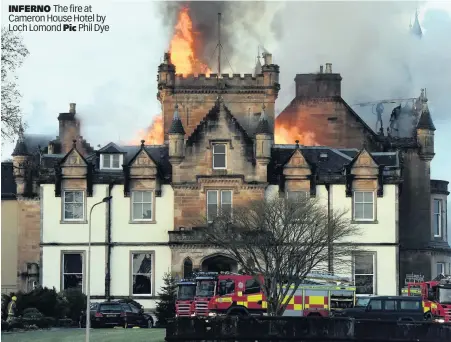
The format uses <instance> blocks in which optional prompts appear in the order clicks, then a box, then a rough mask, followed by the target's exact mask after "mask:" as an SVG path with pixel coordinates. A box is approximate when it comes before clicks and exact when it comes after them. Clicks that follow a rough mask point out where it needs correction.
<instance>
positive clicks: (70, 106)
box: [69, 103, 75, 114]
mask: <svg viewBox="0 0 451 342" xmlns="http://www.w3.org/2000/svg"><path fill="white" fill-rule="evenodd" d="M69 113H73V114H75V103H70V104H69Z"/></svg>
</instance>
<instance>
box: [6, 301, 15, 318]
mask: <svg viewBox="0 0 451 342" xmlns="http://www.w3.org/2000/svg"><path fill="white" fill-rule="evenodd" d="M8 316H16V302H15V301H13V300H12V301H10V302H9V304H8Z"/></svg>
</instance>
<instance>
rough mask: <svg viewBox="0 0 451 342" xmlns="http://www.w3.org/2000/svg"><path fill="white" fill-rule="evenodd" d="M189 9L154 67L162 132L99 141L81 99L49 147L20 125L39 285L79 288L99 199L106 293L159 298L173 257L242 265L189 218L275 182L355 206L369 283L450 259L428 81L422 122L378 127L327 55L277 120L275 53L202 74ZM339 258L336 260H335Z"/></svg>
mask: <svg viewBox="0 0 451 342" xmlns="http://www.w3.org/2000/svg"><path fill="white" fill-rule="evenodd" d="M187 14H188V12H186V11H181V12H180V14H179V19H180V20H181V22H182V23H183V24H180V25H178V26H177V27H176V34H175V36H174V39H175V40H174V39H173V41H172V42H171V51H170V52H168V53H166V54H164V60H163V62H162V63H161V64H160V65H159V66H158V93H157V97H158V100H159V101H160V102H161V107H162V115H161V124H160V125H158V124H155V125H154V128H155V129H154V130H153V133H152V134H154V133H155V132H157V131H158V130H160V132H161V134H160V135H158V133H157V134H155V135H153V138H154V139H153V140H152V139H150V141H146V140H145V139H144V140H142V141H141V143H136V144H133V145H132V146H122V145H121V144H119V143H114V142H110V143H109V144H107V145H105V146H103V147H102V148H99V149H97V150H94V149H92V148H91V147H90V146H89V145H88V144H87V143H86V141H85V140H84V139H83V138H82V137H81V136H80V133H81V132H80V126H79V124H78V121H77V117H76V112H75V105H71V106H70V110H69V113H63V114H61V115H60V117H59V120H60V134H59V137H58V138H57V139H56V140H55V139H51V138H49V139H48V141H49V143H48V145H47V146H41V147H42V148H41V149H40V150H39V153H36V152H35V151H32V150H31V147H30V146H27V139H26V135H24V134H21V136H20V137H19V140H18V142H17V146H16V149H15V150H14V153H13V162H12V164H11V165H9V166H10V167H9V168H5V169H4V170H10V171H8V172H10V173H11V177H10V178H11V179H12V178H14V180H15V183H16V184H17V187H16V188H15V189H14V196H13V197H14V198H31V199H33V200H34V202H33V203H34V206H35V207H36V208H35V209H36V210H35V217H34V220H33V224H34V225H40V226H39V228H40V230H41V234H40V236H41V240H40V242H39V245H40V246H41V254H40V253H39V251H36V253H35V255H34V257H35V259H36V258H37V259H38V260H40V262H39V265H40V266H41V268H42V269H43V272H42V275H43V277H41V278H42V279H41V282H42V284H43V285H45V286H49V287H53V286H54V287H56V288H57V289H61V290H63V289H66V288H69V287H79V288H81V289H84V287H83V286H84V285H83V284H84V277H85V274H84V269H85V266H84V260H85V258H84V256H85V252H86V248H87V247H86V246H87V240H88V233H87V227H88V215H87V212H89V209H90V208H93V206H94V205H97V204H102V203H104V202H105V203H106V204H104V205H105V206H106V208H105V210H100V209H99V210H97V211H96V212H95V214H94V216H93V217H92V220H93V222H95V225H93V227H94V231H93V241H94V242H95V243H94V244H93V246H92V253H93V256H94V259H95V263H93V268H94V270H93V271H92V273H91V274H92V275H93V279H92V288H93V292H94V293H93V294H92V297H93V298H95V299H98V300H103V299H105V298H106V299H110V298H112V297H114V298H121V297H129V296H131V297H133V298H135V299H137V300H139V301H141V302H142V304H143V305H144V306H146V307H150V308H151V307H154V305H155V301H156V300H157V296H156V295H157V293H158V291H159V288H160V287H161V286H162V284H163V282H162V277H163V275H164V273H165V272H167V270H168V269H170V270H171V271H172V273H173V274H175V275H177V276H180V277H181V276H183V275H187V274H188V273H189V272H191V271H192V270H193V269H202V270H205V271H221V270H222V271H237V270H238V268H239V265H238V264H237V262H236V260H233V259H231V258H230V257H228V256H227V255H224V254H223V253H222V252H221V251H219V250H217V249H216V248H215V246H210V245H206V244H205V241H204V240H202V234H201V229H199V228H202V227H199V226H197V225H194V224H193V222H199V219H200V218H201V217H205V218H206V220H205V222H204V224H205V225H207V224H208V221H209V220H210V219H211V217H214V215H215V213H216V214H217V212H218V210H220V209H222V208H229V209H231V210H233V206H239V205H247V204H248V203H250V202H251V201H253V200H262V199H265V198H267V197H268V196H286V197H288V198H290V197H292V196H293V197H296V196H297V195H303V196H307V197H311V198H315V197H316V198H320V199H321V200H324V201H325V202H324V203H329V205H330V206H331V208H337V209H340V208H345V209H348V210H349V212H348V216H349V219H350V220H351V221H352V224H356V225H358V226H359V227H360V228H361V230H362V235H361V236H355V237H352V239H351V242H350V243H352V244H355V245H356V246H358V247H360V248H362V250H363V252H362V253H359V254H356V255H353V256H352V260H351V261H352V263H353V267H350V268H349V269H347V270H346V271H345V272H347V273H352V276H353V278H354V280H355V282H356V285H357V288H358V293H359V294H380V295H384V294H385V295H396V294H398V293H399V289H400V287H402V282H403V280H402V279H404V275H405V274H407V273H423V274H424V275H425V276H426V277H432V276H435V275H436V273H437V270H438V265H443V267H444V269H445V268H446V267H448V269H449V267H450V263H451V262H450V258H449V255H450V251H451V249H450V247H449V245H448V243H447V234H446V229H445V227H446V220H445V217H446V215H445V214H444V210H445V209H446V205H444V204H445V203H446V196H447V195H448V190H447V182H444V181H436V180H431V179H430V176H429V174H430V172H429V171H430V161H431V160H432V158H433V157H434V154H435V151H434V131H435V127H434V124H433V122H432V118H431V113H430V112H429V109H428V105H427V98H426V94H425V93H423V94H422V95H421V96H420V97H419V98H418V99H417V109H418V114H419V115H418V120H417V121H416V123H415V127H413V129H412V133H413V134H412V136H409V137H402V138H400V137H393V136H389V135H384V134H376V133H375V132H374V131H373V130H372V129H371V128H370V127H369V126H368V125H367V124H366V123H365V122H364V121H363V120H362V119H361V118H360V117H359V116H358V115H357V113H355V112H354V111H353V110H352V108H351V107H350V106H349V105H348V104H347V103H346V102H345V101H344V100H343V99H342V98H341V80H342V78H341V76H340V74H337V73H333V72H332V65H331V64H328V65H326V69H325V70H324V71H323V70H321V69H320V72H319V73H317V74H299V75H296V77H295V82H296V94H295V98H294V100H293V101H292V102H291V103H290V104H289V105H288V106H287V108H286V109H285V110H284V111H283V112H282V113H281V114H280V115H279V116H278V117H277V118H276V119H275V113H274V106H275V102H276V99H277V96H278V92H279V89H280V85H279V66H278V65H276V64H274V63H273V59H272V55H271V54H270V53H265V54H264V56H263V63H261V73H257V74H255V75H252V74H244V75H239V74H234V75H229V74H222V75H218V74H214V73H209V74H208V75H207V74H206V73H208V72H209V71H210V69H209V68H208V67H207V66H206V65H205V64H204V63H203V62H202V61H201V60H199V59H198V58H197V57H196V54H195V53H194V51H195V49H194V50H193V49H191V48H192V45H190V44H191V43H190V42H192V41H191V40H190V39H189V37H190V34H192V33H193V31H192V26H191V25H190V21H189V20H188V19H189V15H187ZM180 20H179V23H180ZM179 39H181V40H182V42H180V41H179ZM182 43H183V44H182ZM179 47H182V52H183V53H184V56H185V57H183V58H182V59H181V60H180V55H178V51H179V50H177V49H178V48H179ZM190 49H191V50H190ZM190 51H193V52H192V53H191V52H190ZM218 69H219V68H218ZM257 69H258V70H260V68H257ZM204 70H205V72H204ZM145 134H147V133H145ZM143 138H145V136H143ZM155 139H159V140H158V141H155ZM71 140H73V144H72V145H71V146H69V145H68V141H71ZM28 170H31V171H28ZM2 188H3V186H2ZM38 189H39V191H38ZM11 191H12V190H11ZM10 195H11V194H10ZM111 196H112V198H113V199H112V200H111ZM10 197H11V196H10ZM30 203H31V202H30ZM102 205H103V204H102ZM55 208H61V210H59V209H57V210H55ZM38 209H40V210H38ZM436 209H437V210H436ZM39 214H40V215H41V216H40V217H39ZM36 215H37V216H36ZM39 218H40V219H39ZM24 220H26V218H24ZM30 224H31V223H30ZM35 228H36V227H35ZM35 230H36V229H35ZM62 232H64V233H62ZM36 236H37V234H36ZM350 258H351V257H350ZM331 259H333V258H331ZM21 260H22V259H21ZM69 261H70V262H69ZM144 261H145V266H143V265H144V264H143V263H144ZM69 264H70V265H71V270H69V266H68V265H69ZM62 265H63V266H62ZM66 266H68V269H67V270H66V268H65V267H66ZM339 266H340V265H338V264H337V263H336V262H334V260H330V262H329V264H328V265H327V266H326V267H327V268H328V270H329V271H331V272H334V271H336V272H337V270H338V268H339ZM359 269H364V270H365V271H366V273H365V274H363V273H362V272H360V273H359V272H358V271H356V270H359ZM143 270H144V271H143ZM124 275H127V276H124Z"/></svg>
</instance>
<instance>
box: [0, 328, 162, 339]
mask: <svg viewBox="0 0 451 342" xmlns="http://www.w3.org/2000/svg"><path fill="white" fill-rule="evenodd" d="M165 335H166V330H165V329H121V328H119V329H91V338H90V340H91V341H93V342H116V341H127V340H128V341H133V342H144V341H146V342H163V341H164V337H165ZM84 341H85V329H76V328H74V329H52V330H40V331H25V332H12V333H9V332H6V333H2V342H84Z"/></svg>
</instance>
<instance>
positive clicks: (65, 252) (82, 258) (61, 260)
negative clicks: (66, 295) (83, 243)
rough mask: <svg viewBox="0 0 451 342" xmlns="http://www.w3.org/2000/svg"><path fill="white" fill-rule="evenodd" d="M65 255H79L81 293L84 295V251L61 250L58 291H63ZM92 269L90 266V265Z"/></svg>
mask: <svg viewBox="0 0 451 342" xmlns="http://www.w3.org/2000/svg"><path fill="white" fill-rule="evenodd" d="M65 254H81V262H82V272H83V278H82V292H83V293H85V290H86V251H85V250H79V249H77V250H62V251H61V255H60V291H63V290H64V262H63V260H64V255H65ZM91 267H92V264H91Z"/></svg>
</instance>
